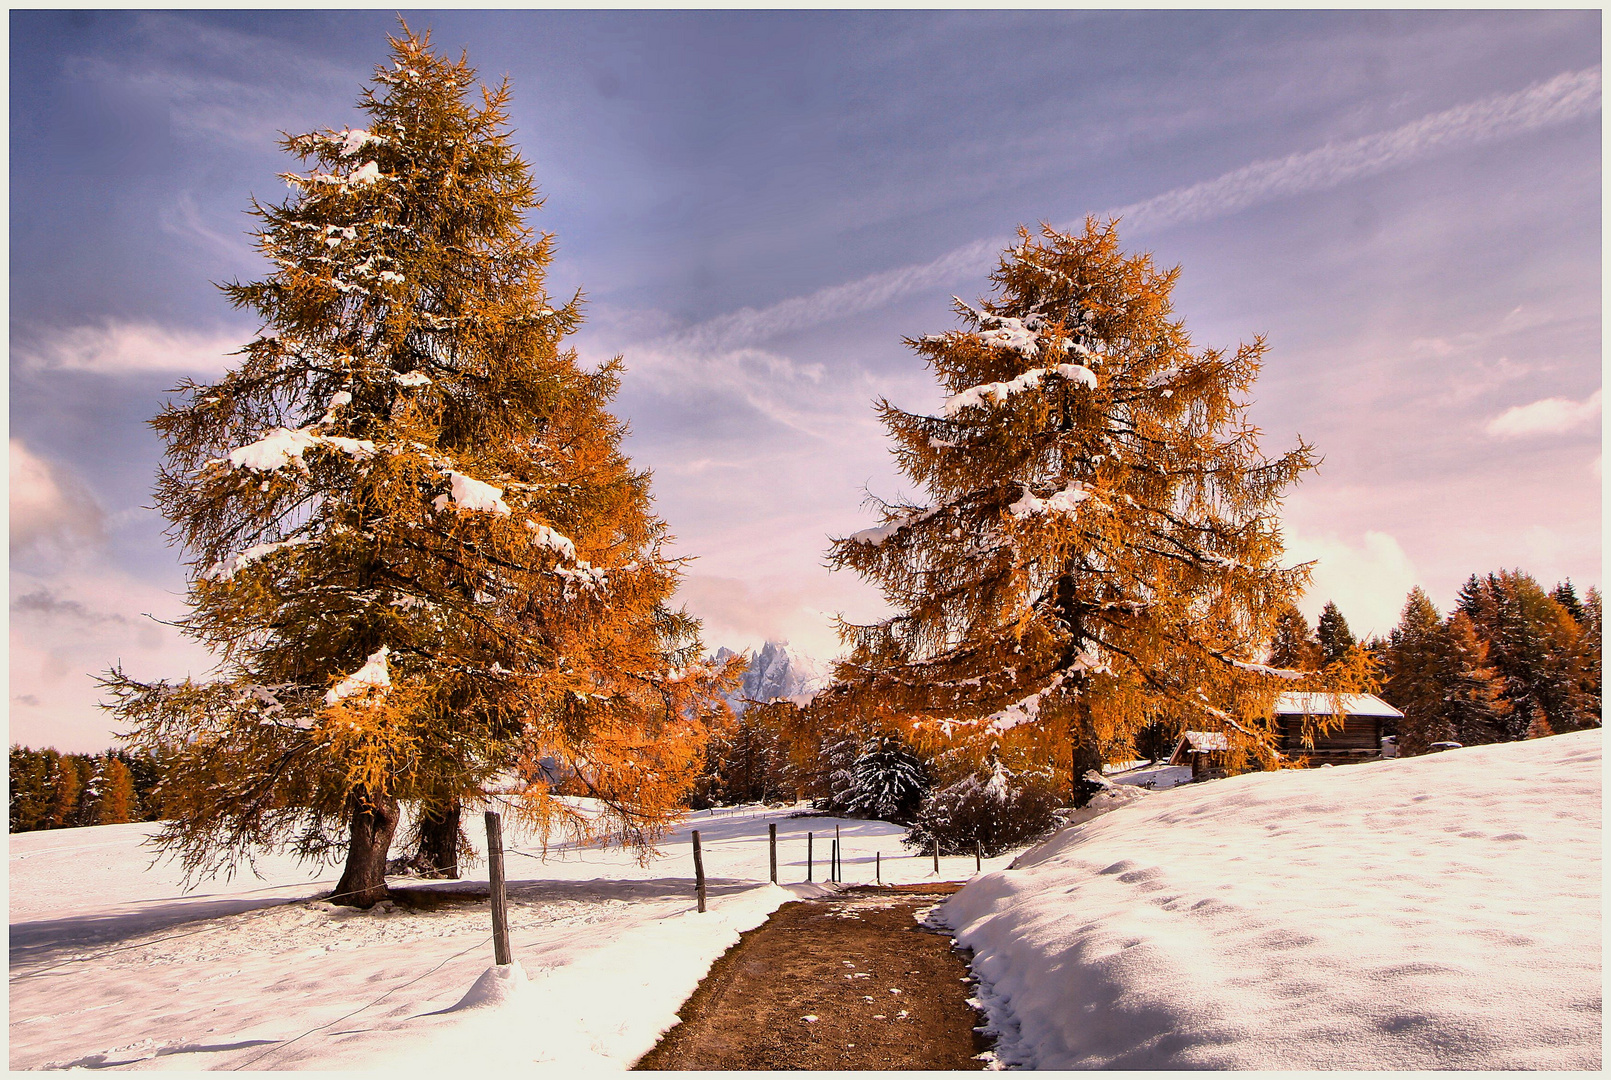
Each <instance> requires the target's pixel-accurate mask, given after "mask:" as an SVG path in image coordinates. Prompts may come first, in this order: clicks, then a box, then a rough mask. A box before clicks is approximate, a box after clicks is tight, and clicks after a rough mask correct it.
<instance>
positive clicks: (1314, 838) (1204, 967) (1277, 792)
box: [936, 731, 1601, 1070]
mask: <svg viewBox="0 0 1611 1080" xmlns="http://www.w3.org/2000/svg"><path fill="white" fill-rule="evenodd" d="M1600 743H1601V736H1600V732H1599V731H1592V732H1580V733H1574V734H1569V735H1558V736H1554V737H1552V738H1547V739H1538V740H1535V741H1532V742H1524V743H1512V744H1507V745H1502V746H1483V747H1471V748H1467V749H1464V750H1456V751H1452V752H1449V753H1443V754H1434V755H1430V756H1427V757H1420V758H1411V759H1401V760H1394V761H1382V762H1373V763H1368V764H1360V765H1349V766H1345V767H1341V768H1331V769H1314V770H1304V771H1289V772H1279V773H1266V774H1255V775H1248V776H1241V777H1234V778H1231V779H1227V780H1220V781H1215V782H1211V783H1206V784H1192V785H1188V786H1186V787H1182V788H1176V789H1174V790H1171V791H1163V792H1154V793H1149V794H1145V795H1143V796H1141V797H1140V798H1137V799H1134V800H1133V801H1131V802H1129V803H1128V804H1126V805H1123V806H1121V807H1120V808H1118V809H1116V810H1114V811H1113V812H1112V813H1109V814H1106V815H1103V816H1101V817H1097V818H1094V819H1093V820H1091V821H1089V822H1087V823H1085V824H1083V825H1079V826H1076V827H1074V828H1070V829H1066V830H1064V831H1063V832H1062V833H1060V834H1058V835H1057V836H1055V837H1053V838H1052V839H1051V840H1050V841H1048V842H1047V843H1045V844H1043V845H1041V846H1040V847H1038V848H1034V849H1032V850H1031V851H1029V852H1027V853H1025V854H1024V855H1023V856H1021V857H1020V858H1019V859H1018V860H1017V862H1016V864H1015V867H1014V868H1012V869H1008V870H1004V871H1001V872H998V873H991V874H987V875H984V876H983V877H980V878H978V879H976V880H975V881H974V882H972V883H971V884H970V885H968V887H967V888H965V889H963V890H962V891H961V892H959V893H958V894H957V895H956V896H954V897H952V898H951V900H950V901H948V902H947V903H946V904H945V905H944V906H943V907H942V908H940V909H939V911H938V912H937V913H936V914H937V916H938V917H939V918H941V919H943V920H945V921H946V922H947V923H948V924H949V925H951V926H952V927H953V928H954V929H955V932H956V935H957V937H958V939H959V940H960V942H961V943H962V944H964V945H966V946H969V947H971V948H972V949H973V950H974V970H975V972H976V973H977V974H979V975H980V976H981V978H982V980H983V983H982V985H981V993H980V997H981V998H982V999H983V1001H984V1002H985V1004H986V1006H987V1009H988V1012H989V1014H990V1015H991V1019H992V1023H993V1025H994V1026H995V1027H996V1028H997V1029H998V1030H999V1031H1000V1033H1001V1043H1000V1045H999V1047H998V1053H999V1055H1000V1057H1001V1059H1002V1061H1003V1062H1004V1063H1005V1064H1008V1065H1018V1066H1028V1067H1034V1068H1043V1069H1089V1068H1121V1069H1148V1068H1152V1069H1178V1068H1210V1069H1272V1070H1275V1069H1451V1068H1452V1069H1595V1070H1597V1069H1598V1068H1599V1067H1600V1063H1601V1014H1600V991H1601V968H1600V934H1601V919H1600V907H1601V877H1600V874H1601V867H1600V855H1601V831H1600V756H1601V755H1600Z"/></svg>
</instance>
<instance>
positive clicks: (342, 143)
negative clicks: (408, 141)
mask: <svg viewBox="0 0 1611 1080" xmlns="http://www.w3.org/2000/svg"><path fill="white" fill-rule="evenodd" d="M330 141H331V142H332V143H334V144H335V145H336V146H338V147H339V148H340V152H341V156H342V157H352V156H353V155H354V154H356V153H357V152H358V151H360V150H362V149H363V148H364V147H365V146H368V145H369V144H370V143H389V142H391V140H390V139H388V138H387V137H386V136H384V135H377V134H375V133H374V132H373V131H365V130H363V129H362V128H360V129H358V130H357V131H353V130H352V129H350V128H344V129H343V130H342V131H341V132H340V133H339V134H337V135H334V136H332V137H331V139H330Z"/></svg>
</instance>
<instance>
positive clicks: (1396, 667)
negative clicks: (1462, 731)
mask: <svg viewBox="0 0 1611 1080" xmlns="http://www.w3.org/2000/svg"><path fill="white" fill-rule="evenodd" d="M1448 652H1449V643H1448V640H1447V636H1446V634H1445V631H1444V627H1443V619H1442V617H1441V616H1440V615H1439V614H1438V609H1437V608H1436V607H1434V606H1433V605H1432V601H1431V600H1430V599H1429V598H1428V597H1427V595H1426V593H1425V592H1423V591H1422V590H1421V588H1420V587H1419V586H1417V587H1416V588H1414V589H1412V590H1411V591H1410V595H1409V598H1408V599H1407V600H1405V602H1404V610H1403V612H1402V613H1401V615H1400V616H1399V623H1398V626H1397V627H1396V628H1395V629H1394V630H1393V632H1392V635H1391V636H1390V638H1389V644H1388V647H1387V654H1386V668H1387V677H1386V679H1385V680H1384V681H1383V683H1382V697H1383V698H1385V699H1386V700H1387V701H1388V703H1390V704H1391V705H1393V706H1394V707H1395V708H1397V709H1398V710H1399V711H1401V712H1402V713H1403V714H1404V719H1403V721H1402V722H1401V723H1400V724H1399V728H1398V734H1399V737H1400V740H1401V741H1400V748H1401V749H1402V750H1403V751H1404V753H1406V754H1424V753H1426V752H1427V749H1428V748H1429V747H1430V746H1431V745H1432V744H1433V743H1435V742H1443V741H1447V740H1452V739H1455V738H1456V730H1455V726H1454V724H1453V723H1452V722H1451V719H1450V717H1449V716H1448V710H1447V707H1446V702H1445V690H1446V683H1447V681H1448V679H1447V672H1446V671H1445V668H1444V664H1445V662H1446V660H1447V656H1448Z"/></svg>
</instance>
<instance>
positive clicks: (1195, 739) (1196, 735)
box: [1180, 731, 1231, 752]
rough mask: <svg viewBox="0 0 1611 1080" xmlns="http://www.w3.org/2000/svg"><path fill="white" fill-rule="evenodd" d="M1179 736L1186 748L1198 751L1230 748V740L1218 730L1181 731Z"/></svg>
mask: <svg viewBox="0 0 1611 1080" xmlns="http://www.w3.org/2000/svg"><path fill="white" fill-rule="evenodd" d="M1180 738H1181V741H1182V742H1184V743H1185V744H1186V745H1187V747H1188V748H1190V749H1192V750H1196V751H1199V752H1207V751H1209V750H1229V749H1230V748H1231V744H1230V740H1228V739H1227V738H1225V735H1224V733H1223V732H1219V731H1185V732H1182V733H1181V736H1180Z"/></svg>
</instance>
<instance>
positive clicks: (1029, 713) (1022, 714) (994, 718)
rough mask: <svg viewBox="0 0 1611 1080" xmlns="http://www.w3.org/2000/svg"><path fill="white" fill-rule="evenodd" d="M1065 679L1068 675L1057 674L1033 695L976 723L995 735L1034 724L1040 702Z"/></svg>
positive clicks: (1038, 716)
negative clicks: (1023, 725)
mask: <svg viewBox="0 0 1611 1080" xmlns="http://www.w3.org/2000/svg"><path fill="white" fill-rule="evenodd" d="M1067 677H1068V675H1067V673H1066V672H1061V671H1060V672H1058V673H1057V675H1056V676H1055V677H1053V679H1052V681H1051V682H1049V683H1047V684H1046V685H1045V686H1043V687H1041V688H1040V689H1039V690H1037V691H1035V692H1034V693H1033V694H1030V695H1029V696H1028V697H1025V698H1020V699H1019V700H1017V701H1015V702H1013V703H1012V704H1011V705H1008V706H1007V707H1006V708H1005V709H1002V710H1000V711H999V712H993V713H991V714H990V715H989V716H987V717H985V718H984V719H982V720H979V721H977V723H980V724H983V725H984V726H985V729H986V730H988V731H992V732H995V733H997V734H1000V733H1001V732H1003V731H1011V730H1012V729H1013V728H1015V727H1018V726H1020V725H1022V724H1032V723H1034V722H1035V721H1037V720H1039V719H1040V704H1041V702H1042V701H1044V700H1045V698H1046V696H1047V695H1048V694H1050V693H1051V692H1052V691H1054V690H1056V689H1057V688H1058V687H1059V686H1062V685H1063V680H1064V679H1066V678H1067Z"/></svg>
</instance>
